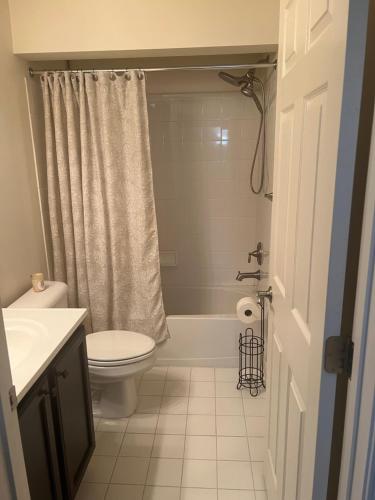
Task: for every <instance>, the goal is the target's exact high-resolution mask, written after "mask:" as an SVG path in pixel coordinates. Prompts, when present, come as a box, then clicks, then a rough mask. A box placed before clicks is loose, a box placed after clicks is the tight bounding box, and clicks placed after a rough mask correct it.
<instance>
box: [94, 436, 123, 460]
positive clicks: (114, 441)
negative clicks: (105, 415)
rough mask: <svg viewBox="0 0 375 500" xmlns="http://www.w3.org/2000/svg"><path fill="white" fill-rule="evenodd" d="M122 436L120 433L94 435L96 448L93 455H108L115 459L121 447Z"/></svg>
mask: <svg viewBox="0 0 375 500" xmlns="http://www.w3.org/2000/svg"><path fill="white" fill-rule="evenodd" d="M123 437H124V434H123V433H122V432H100V431H97V432H96V433H95V441H96V446H95V450H94V454H95V455H109V456H110V457H115V456H117V455H118V452H119V450H120V447H121V443H122V439H123Z"/></svg>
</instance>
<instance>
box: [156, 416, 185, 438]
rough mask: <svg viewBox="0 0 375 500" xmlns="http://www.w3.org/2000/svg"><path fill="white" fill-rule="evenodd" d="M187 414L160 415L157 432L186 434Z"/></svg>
mask: <svg viewBox="0 0 375 500" xmlns="http://www.w3.org/2000/svg"><path fill="white" fill-rule="evenodd" d="M185 430H186V415H159V421H158V425H157V427H156V433H157V434H185Z"/></svg>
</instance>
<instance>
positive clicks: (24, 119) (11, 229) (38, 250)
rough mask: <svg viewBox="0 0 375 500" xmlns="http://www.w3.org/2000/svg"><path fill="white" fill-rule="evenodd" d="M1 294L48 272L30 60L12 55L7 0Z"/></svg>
mask: <svg viewBox="0 0 375 500" xmlns="http://www.w3.org/2000/svg"><path fill="white" fill-rule="evenodd" d="M0 74H1V78H0V228H1V236H0V299H1V302H2V305H3V306H7V305H8V304H9V303H10V302H11V301H12V300H13V299H15V298H16V297H17V296H18V295H19V294H21V293H22V292H24V291H25V290H26V289H27V288H28V287H29V286H30V273H32V272H37V271H44V272H45V260H44V250H43V237H42V230H41V222H40V212H39V206H38V196H37V190H36V181H35V173H34V161H33V150H32V145H31V139H30V128H29V121H28V111H27V102H26V93H25V82H24V74H25V64H24V62H22V61H20V60H19V59H18V58H16V57H15V56H13V55H12V46H11V32H10V22H9V12H8V3H7V1H6V0H0Z"/></svg>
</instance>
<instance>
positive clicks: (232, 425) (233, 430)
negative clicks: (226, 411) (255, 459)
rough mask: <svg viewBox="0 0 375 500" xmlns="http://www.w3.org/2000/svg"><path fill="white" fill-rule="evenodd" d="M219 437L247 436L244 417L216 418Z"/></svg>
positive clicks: (221, 416) (223, 416) (222, 416)
mask: <svg viewBox="0 0 375 500" xmlns="http://www.w3.org/2000/svg"><path fill="white" fill-rule="evenodd" d="M216 427H217V435H218V436H246V425H245V418H244V417H242V416H239V415H237V416H225V415H217V416H216Z"/></svg>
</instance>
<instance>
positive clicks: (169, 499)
mask: <svg viewBox="0 0 375 500" xmlns="http://www.w3.org/2000/svg"><path fill="white" fill-rule="evenodd" d="M125 498H127V497H125ZM125 498H124V499H121V500H125ZM129 500H133V499H132V498H131V497H129ZM143 500H180V488H173V487H171V486H146V488H145V492H144V495H143Z"/></svg>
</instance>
